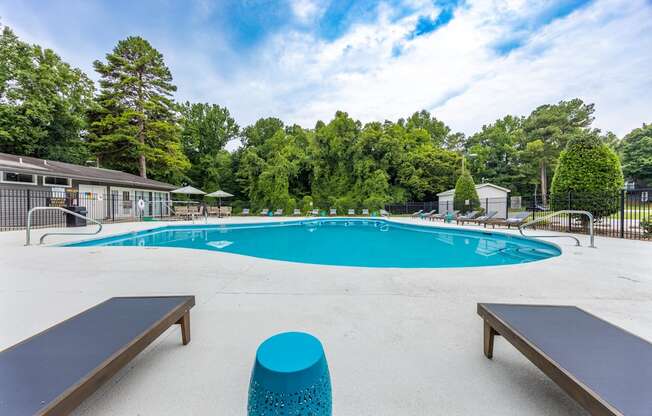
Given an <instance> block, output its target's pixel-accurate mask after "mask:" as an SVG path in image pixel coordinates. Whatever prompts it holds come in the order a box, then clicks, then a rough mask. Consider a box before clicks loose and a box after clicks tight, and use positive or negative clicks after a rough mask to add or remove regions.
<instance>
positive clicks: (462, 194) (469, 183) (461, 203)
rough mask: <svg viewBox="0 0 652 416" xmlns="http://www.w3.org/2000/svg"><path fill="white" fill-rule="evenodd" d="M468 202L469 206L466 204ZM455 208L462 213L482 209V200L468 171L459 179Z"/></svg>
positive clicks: (454, 202) (456, 187) (456, 185)
mask: <svg viewBox="0 0 652 416" xmlns="http://www.w3.org/2000/svg"><path fill="white" fill-rule="evenodd" d="M467 200H468V201H469V204H467V203H466V201H467ZM453 206H454V207H455V209H456V210H459V211H461V212H462V213H465V212H467V211H472V210H474V209H478V208H480V198H479V197H478V192H477V191H476V190H475V182H473V177H471V174H470V173H469V172H468V171H464V172H462V176H460V177H459V178H458V179H457V183H456V184H455V197H454V199H453Z"/></svg>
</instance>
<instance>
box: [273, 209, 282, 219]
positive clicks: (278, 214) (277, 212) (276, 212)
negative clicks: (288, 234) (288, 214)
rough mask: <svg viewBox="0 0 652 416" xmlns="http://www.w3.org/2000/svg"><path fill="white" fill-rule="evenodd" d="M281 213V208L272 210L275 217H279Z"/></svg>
mask: <svg viewBox="0 0 652 416" xmlns="http://www.w3.org/2000/svg"><path fill="white" fill-rule="evenodd" d="M281 215H283V208H279V209H277V210H276V211H274V216H275V217H280V216H281Z"/></svg>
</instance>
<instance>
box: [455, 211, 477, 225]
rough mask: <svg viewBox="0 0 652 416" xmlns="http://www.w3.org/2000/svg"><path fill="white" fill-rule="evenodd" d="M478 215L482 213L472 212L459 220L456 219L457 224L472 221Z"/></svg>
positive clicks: (461, 216)
mask: <svg viewBox="0 0 652 416" xmlns="http://www.w3.org/2000/svg"><path fill="white" fill-rule="evenodd" d="M478 214H480V211H471V212H468V213H466V214H464V215H459V216H458V217H457V218H455V222H456V223H457V224H459V223H460V221H462V222H464V221H468V220H472V219H473V218H475V217H477V216H478Z"/></svg>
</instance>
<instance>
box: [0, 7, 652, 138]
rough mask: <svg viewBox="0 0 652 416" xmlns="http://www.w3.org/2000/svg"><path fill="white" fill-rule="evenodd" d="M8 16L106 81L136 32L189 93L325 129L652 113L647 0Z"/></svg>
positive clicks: (5, 18)
mask: <svg viewBox="0 0 652 416" xmlns="http://www.w3.org/2000/svg"><path fill="white" fill-rule="evenodd" d="M0 23H2V24H3V25H7V26H10V27H11V28H12V29H13V30H14V31H15V32H16V34H17V35H18V36H20V37H21V38H22V39H23V40H26V41H28V42H31V43H38V44H40V45H42V46H44V47H49V48H52V49H54V50H55V51H56V52H57V53H58V54H59V55H60V56H61V57H62V58H63V59H64V60H66V61H67V62H69V63H71V64H72V65H74V66H76V67H79V68H81V69H82V70H84V71H85V72H86V73H87V74H88V75H89V76H90V77H91V78H92V79H94V80H97V74H96V73H95V72H94V71H93V68H92V62H93V61H94V60H96V59H104V56H105V55H106V53H108V52H110V51H111V49H112V48H113V47H114V46H115V44H116V43H117V41H118V40H120V39H124V38H125V37H127V36H131V35H139V36H142V37H144V38H146V39H147V40H149V41H150V43H151V44H152V45H153V46H154V47H155V48H157V49H158V50H159V51H161V52H162V53H163V55H164V57H165V61H166V63H167V64H168V66H169V67H170V70H171V71H172V74H173V77H174V83H175V84H176V85H177V87H178V91H177V94H176V99H177V100H179V101H186V100H189V101H191V102H197V101H201V102H209V103H215V104H219V105H222V106H226V107H227V108H228V109H229V110H230V111H231V113H232V115H233V116H234V117H235V118H236V120H237V122H238V123H239V124H240V125H241V126H244V125H247V124H250V123H253V122H255V120H257V119H258V118H261V117H269V116H274V117H279V118H281V119H282V120H283V121H284V122H286V124H294V123H296V124H299V125H302V126H304V127H308V128H311V127H314V124H315V122H316V121H317V120H324V121H328V120H330V119H331V118H332V117H333V115H334V114H335V112H336V111H337V110H343V111H346V112H348V113H349V115H350V116H352V117H354V118H356V119H359V120H361V121H363V122H367V121H373V120H380V121H382V120H386V119H388V120H397V119H398V118H400V117H407V116H409V115H410V114H412V113H413V112H415V111H419V110H421V109H426V110H428V111H430V112H431V113H432V114H433V115H434V116H436V117H437V118H438V119H440V120H443V121H444V122H445V123H447V124H448V125H449V126H450V127H451V128H452V129H453V130H454V131H461V132H464V133H466V134H467V135H468V134H472V133H474V132H476V131H478V130H479V129H481V128H482V126H483V125H485V124H489V123H492V122H493V121H495V120H496V119H498V118H501V117H503V116H505V115H507V114H513V115H527V114H529V113H530V112H531V111H532V110H533V109H534V108H536V107H537V106H539V105H542V104H548V103H556V102H558V101H560V100H565V99H571V98H575V97H579V98H581V99H583V100H584V101H586V102H590V103H595V105H596V113H595V116H596V121H595V123H594V126H595V127H598V128H601V129H603V130H609V131H613V132H615V133H616V134H618V135H620V136H622V135H624V134H626V133H627V132H629V131H630V130H632V129H634V128H636V127H640V126H641V125H642V123H643V122H646V123H650V122H652V0H535V1H530V0H386V1H372V0H359V1H345V0H321V1H317V0H284V1H282V0H278V1H272V0H239V1H238V0H233V1H232V0H220V1H208V0H185V1H182V0H178V1H175V0H159V1H149V0H139V1H133V0H130V1H124V0H53V1H48V2H45V1H36V0H0Z"/></svg>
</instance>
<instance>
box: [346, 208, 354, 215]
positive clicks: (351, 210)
mask: <svg viewBox="0 0 652 416" xmlns="http://www.w3.org/2000/svg"><path fill="white" fill-rule="evenodd" d="M347 215H355V210H354V209H353V208H351V209H349V211H348V212H347Z"/></svg>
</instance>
